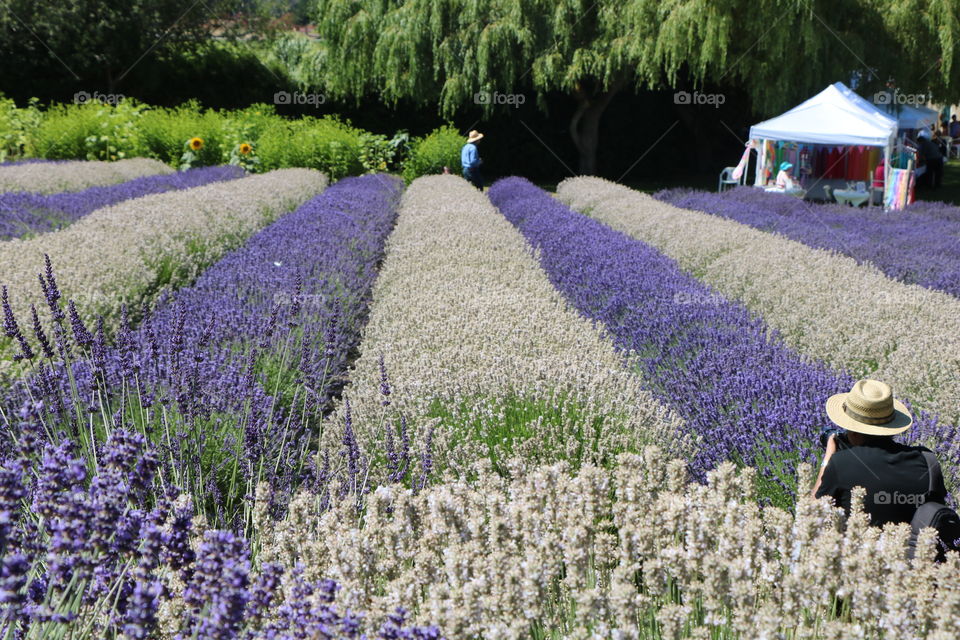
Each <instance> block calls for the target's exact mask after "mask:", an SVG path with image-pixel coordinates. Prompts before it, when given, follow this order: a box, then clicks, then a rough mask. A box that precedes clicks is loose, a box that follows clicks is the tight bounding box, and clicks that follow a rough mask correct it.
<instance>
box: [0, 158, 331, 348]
mask: <svg viewBox="0 0 960 640" xmlns="http://www.w3.org/2000/svg"><path fill="white" fill-rule="evenodd" d="M326 185H327V178H326V177H325V176H324V175H323V174H321V173H319V172H317V171H312V170H308V169H284V170H280V171H273V172H270V173H266V174H262V175H256V176H251V177H247V178H242V179H240V180H234V181H231V182H228V183H217V184H211V185H207V186H203V187H197V188H194V189H188V190H186V191H178V192H173V193H162V194H157V195H152V196H146V197H144V198H139V199H137V200H134V201H129V202H122V203H120V204H117V205H114V206H111V207H106V208H103V209H99V210H97V211H95V212H94V213H91V214H90V215H88V216H86V217H84V218H82V219H81V220H79V221H78V222H76V223H74V224H72V225H70V226H69V227H67V228H66V229H62V230H59V231H53V232H50V233H45V234H42V235H40V236H38V237H36V238H30V239H13V240H9V241H7V242H5V243H4V245H3V254H2V255H0V284H3V285H6V286H7V287H8V289H9V296H10V304H11V307H12V309H13V311H14V313H15V314H16V315H17V316H18V317H29V315H30V304H29V303H30V300H32V299H33V291H34V290H35V289H36V283H37V274H38V273H40V272H41V271H42V270H43V265H44V256H45V255H48V256H50V258H51V259H52V260H53V262H54V264H56V268H57V276H58V277H59V278H60V282H61V283H62V287H63V295H64V298H65V299H71V300H73V301H74V302H75V303H76V305H77V307H78V308H79V309H80V310H81V313H82V314H83V315H84V317H85V318H86V319H88V320H89V319H91V318H93V317H94V316H95V315H98V314H99V315H103V316H104V317H105V319H106V320H107V323H108V325H112V326H116V320H117V319H118V317H119V314H120V309H121V307H122V306H123V305H127V306H128V307H129V308H130V309H133V310H137V309H139V308H140V306H141V304H142V303H144V302H149V301H151V300H153V299H155V298H156V296H158V295H159V294H160V292H162V291H163V290H165V289H168V288H173V289H175V288H178V287H180V286H183V285H185V284H188V283H190V282H192V281H193V280H194V279H195V278H196V277H197V276H198V275H199V274H200V273H201V272H202V271H203V270H204V269H205V268H206V267H208V266H209V265H210V264H212V263H213V262H215V261H216V260H218V259H219V258H220V257H221V256H223V255H224V254H225V253H226V252H227V251H229V250H230V249H232V248H235V247H237V246H239V245H240V244H242V243H243V242H244V241H245V240H246V239H247V238H248V237H250V235H252V234H253V233H254V232H256V231H257V230H259V229H261V228H262V227H264V226H265V225H267V224H268V223H270V222H272V221H273V220H275V219H276V218H277V217H278V216H279V215H280V214H282V213H284V212H286V211H290V210H292V209H294V208H296V207H297V206H299V205H300V204H302V203H303V202H305V201H306V200H308V199H309V198H310V197H312V196H314V195H316V194H317V193H319V192H320V191H322V190H323V189H324V188H325V187H326ZM0 353H9V348H4V347H3V345H0ZM0 367H2V363H0Z"/></svg>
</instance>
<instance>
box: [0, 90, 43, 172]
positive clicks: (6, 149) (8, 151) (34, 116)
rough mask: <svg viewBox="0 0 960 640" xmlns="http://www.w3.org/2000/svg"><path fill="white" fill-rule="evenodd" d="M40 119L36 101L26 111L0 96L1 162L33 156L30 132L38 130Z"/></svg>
mask: <svg viewBox="0 0 960 640" xmlns="http://www.w3.org/2000/svg"><path fill="white" fill-rule="evenodd" d="M40 117H41V114H40V110H39V109H37V100H36V99H32V100H31V101H30V105H29V106H28V107H27V108H26V109H17V105H16V103H14V101H13V100H10V99H9V98H4V97H3V95H2V94H0V162H5V161H7V160H8V159H18V158H22V157H25V156H29V155H32V153H33V148H32V146H33V141H32V139H31V138H30V135H29V133H28V132H30V131H34V130H36V128H37V127H38V126H39V124H40Z"/></svg>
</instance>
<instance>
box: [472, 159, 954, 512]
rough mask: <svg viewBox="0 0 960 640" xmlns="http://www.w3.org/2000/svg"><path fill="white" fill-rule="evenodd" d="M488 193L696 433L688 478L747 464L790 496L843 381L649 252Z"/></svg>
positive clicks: (538, 206) (923, 425) (546, 201)
mask: <svg viewBox="0 0 960 640" xmlns="http://www.w3.org/2000/svg"><path fill="white" fill-rule="evenodd" d="M489 195H490V199H491V201H493V203H494V204H495V205H496V206H497V207H499V208H500V211H502V212H503V214H504V215H505V216H506V217H507V219H508V220H510V222H512V223H513V224H514V225H516V226H517V228H518V229H519V230H520V232H521V233H523V235H524V236H525V237H526V238H527V240H528V241H529V242H530V244H531V245H532V246H533V247H534V248H535V249H537V250H538V251H539V256H540V263H541V265H542V267H543V269H544V270H545V271H546V273H547V275H548V276H549V278H550V280H551V281H552V282H553V283H554V285H555V286H556V287H557V289H559V290H560V291H561V292H562V293H563V294H564V295H565V296H566V297H567V299H568V300H569V301H570V302H571V303H572V304H573V305H574V306H575V307H576V308H577V309H579V310H580V312H581V313H583V314H584V315H585V316H586V317H588V318H590V319H592V320H595V321H598V322H600V323H602V324H603V325H605V326H606V328H607V329H608V330H609V331H610V333H611V334H612V336H613V338H614V340H615V342H616V345H617V347H618V348H620V349H622V350H623V351H625V352H632V353H635V354H636V355H637V361H638V362H639V367H640V373H641V375H642V376H643V379H644V383H645V384H646V385H647V386H648V388H650V390H651V391H653V392H654V393H655V394H656V395H657V396H658V397H659V398H660V400H661V401H663V402H665V403H667V404H669V405H670V406H671V407H673V408H674V409H675V410H676V411H677V412H678V413H679V414H680V415H681V416H682V417H683V418H684V420H685V421H686V424H687V426H688V428H689V429H690V430H691V431H692V432H693V433H695V434H697V435H699V436H701V438H702V447H701V450H700V451H699V453H698V454H697V456H696V457H695V459H694V460H693V461H692V462H691V466H690V468H691V472H692V473H693V474H694V475H695V476H696V477H699V478H702V477H703V476H704V474H705V472H706V471H708V470H709V469H711V468H713V467H715V466H716V465H717V464H719V463H720V462H723V461H724V460H733V461H735V462H739V463H743V464H749V465H752V466H756V467H758V468H759V469H760V470H761V472H762V473H763V474H764V476H765V477H766V479H767V481H768V482H769V483H770V484H769V491H768V492H767V493H768V494H770V493H772V494H774V495H775V494H780V495H781V496H783V497H784V498H789V496H790V490H789V486H790V485H789V483H791V481H792V480H793V479H794V477H795V476H794V472H795V465H796V463H797V462H800V461H808V462H813V461H814V457H815V454H817V453H818V452H819V443H818V434H819V432H820V430H821V428H822V427H823V426H824V424H825V421H826V416H825V414H824V409H823V403H824V401H825V399H826V398H827V397H828V396H830V395H832V394H834V393H837V392H838V391H842V390H844V389H849V388H850V386H851V384H852V382H853V380H852V379H851V378H850V376H848V375H846V374H844V373H840V372H835V371H832V370H831V369H829V368H827V367H826V366H825V365H823V364H821V363H818V362H814V361H811V360H809V359H807V358H804V357H802V356H800V355H799V354H797V353H795V352H794V351H792V350H791V349H789V348H788V347H787V346H785V345H784V344H783V343H782V341H781V340H780V339H779V338H778V336H777V334H776V332H775V331H773V330H772V329H770V328H769V327H768V326H767V325H766V324H765V323H764V322H763V321H762V319H760V318H758V317H756V316H754V315H751V314H750V313H749V311H747V309H746V308H745V307H743V306H742V305H740V304H737V303H733V302H730V301H728V300H727V299H725V298H724V297H722V296H721V295H720V294H719V293H717V292H715V291H713V290H712V289H710V288H708V287H707V286H705V285H703V284H702V283H700V282H698V281H697V280H696V279H695V278H693V277H692V276H690V275H688V274H686V273H684V272H683V271H682V270H681V269H680V268H679V267H678V266H677V264H676V263H675V262H674V261H673V260H671V259H669V258H667V257H666V256H664V255H663V254H661V253H660V252H658V251H657V250H656V249H654V248H652V247H650V246H649V245H647V244H645V243H643V242H640V241H638V240H634V239H633V238H630V237H629V236H627V235H625V234H623V233H620V232H618V231H614V230H613V229H611V228H609V227H607V226H605V225H603V224H601V223H599V222H597V221H595V220H592V219H590V218H588V217H586V216H584V215H581V214H579V213H576V212H574V211H571V210H570V209H569V208H568V207H566V206H565V205H563V204H562V203H560V202H559V201H557V200H556V199H555V198H552V197H551V196H550V195H548V194H547V193H545V192H544V191H542V190H541V189H539V188H537V187H536V186H534V185H533V184H531V183H530V182H528V181H526V180H524V179H522V178H506V179H504V180H500V181H499V182H497V183H495V184H494V185H493V186H492V187H491V188H490V191H489ZM918 427H919V428H918V429H917V430H915V431H916V432H917V433H918V435H920V437H922V436H923V435H928V434H931V433H933V432H934V431H936V430H938V429H941V428H942V425H938V424H937V423H936V422H935V421H933V420H932V419H930V418H929V417H928V416H921V417H920V419H919V420H918ZM778 487H779V488H778Z"/></svg>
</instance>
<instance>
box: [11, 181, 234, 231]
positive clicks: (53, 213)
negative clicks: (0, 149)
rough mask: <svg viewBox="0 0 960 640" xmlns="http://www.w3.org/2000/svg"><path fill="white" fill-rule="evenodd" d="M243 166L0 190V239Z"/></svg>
mask: <svg viewBox="0 0 960 640" xmlns="http://www.w3.org/2000/svg"><path fill="white" fill-rule="evenodd" d="M243 175H244V171H243V169H241V168H240V167H236V166H231V165H225V166H220V167H204V168H200V169H190V170H189V171H183V172H178V173H171V174H167V175H154V176H144V177H141V178H134V179H133V180H129V181H127V182H122V183H120V184H115V185H109V186H103V187H90V188H89V189H84V190H83V191H76V192H66V193H56V194H50V195H45V194H41V193H28V192H10V193H0V240H3V239H9V238H18V237H21V236H24V235H28V234H34V233H42V232H44V231H51V230H53V229H59V228H61V227H64V226H66V225H68V224H70V223H71V222H75V221H76V220H79V219H80V218H82V217H83V216H85V215H87V214H88V213H91V212H92V211H95V210H96V209H99V208H101V207H106V206H109V205H111V204H116V203H118V202H122V201H124V200H131V199H133V198H139V197H141V196H146V195H150V194H154V193H163V192H165V191H178V190H181V189H190V188H191V187H199V186H202V185H205V184H210V183H212V182H221V181H226V180H235V179H237V178H242V177H243Z"/></svg>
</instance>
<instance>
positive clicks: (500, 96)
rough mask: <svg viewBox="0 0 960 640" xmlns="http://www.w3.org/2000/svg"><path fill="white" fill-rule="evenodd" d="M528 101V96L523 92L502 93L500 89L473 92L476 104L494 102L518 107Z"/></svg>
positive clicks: (493, 103)
mask: <svg viewBox="0 0 960 640" xmlns="http://www.w3.org/2000/svg"><path fill="white" fill-rule="evenodd" d="M526 101H527V96H525V95H524V94H522V93H500V92H499V91H493V92H490V91H478V92H477V93H475V94H473V103H474V104H492V105H507V106H510V107H513V108H514V109H518V108H519V107H520V105H522V104H523V103H525V102H526Z"/></svg>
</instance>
